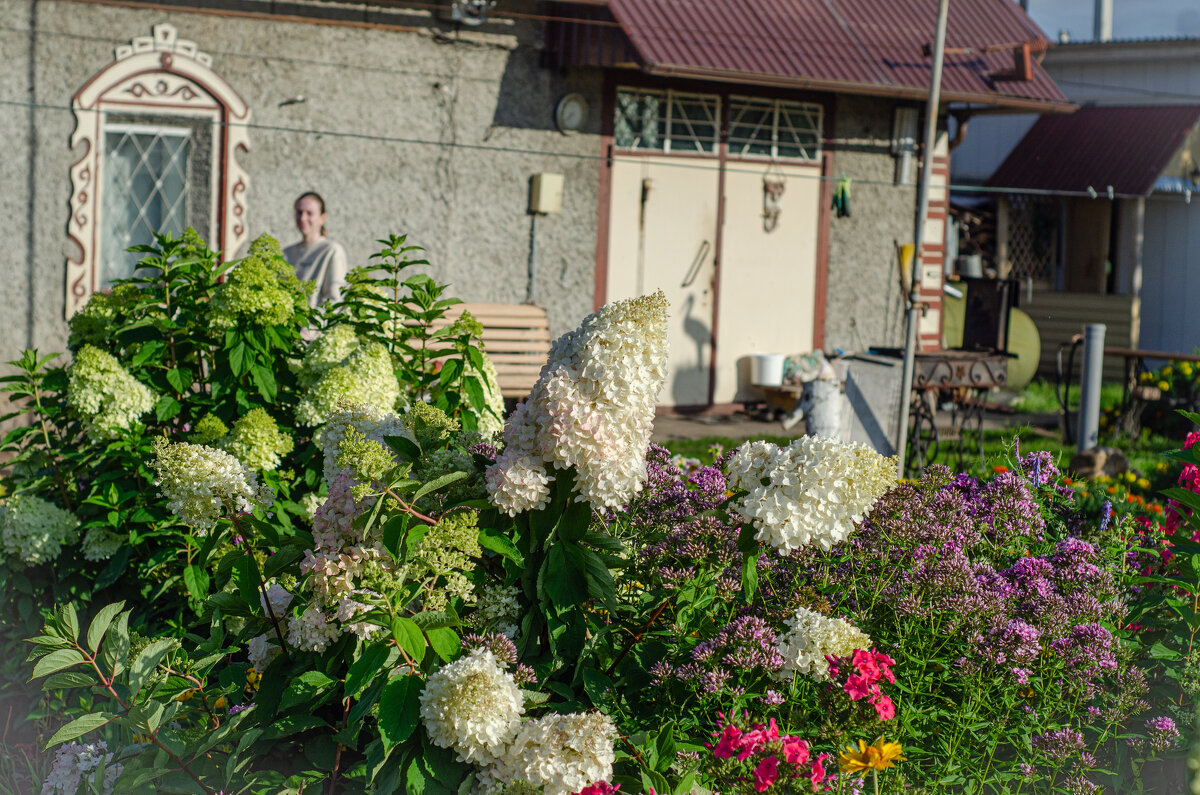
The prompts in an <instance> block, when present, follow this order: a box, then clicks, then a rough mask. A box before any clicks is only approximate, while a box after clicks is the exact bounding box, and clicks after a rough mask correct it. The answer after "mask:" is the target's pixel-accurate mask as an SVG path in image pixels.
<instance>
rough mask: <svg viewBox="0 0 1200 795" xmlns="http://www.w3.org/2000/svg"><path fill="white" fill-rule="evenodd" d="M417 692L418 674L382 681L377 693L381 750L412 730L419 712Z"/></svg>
mask: <svg viewBox="0 0 1200 795" xmlns="http://www.w3.org/2000/svg"><path fill="white" fill-rule="evenodd" d="M420 695H421V678H420V677H419V676H413V675H409V676H397V677H395V678H394V679H391V680H390V681H388V683H387V684H386V685H384V687H383V695H381V696H380V697H379V734H380V736H381V737H382V738H383V747H384V749H385V750H387V751H390V750H391V749H392V748H393V747H395V746H396V745H398V744H400V743H402V742H404V741H405V740H407V739H408V738H409V737H411V736H412V733H413V732H414V731H415V730H416V728H417V720H418V718H419V717H420V713H421V704H420V701H419V697H420Z"/></svg>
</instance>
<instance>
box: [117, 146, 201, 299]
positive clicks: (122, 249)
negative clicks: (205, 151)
mask: <svg viewBox="0 0 1200 795" xmlns="http://www.w3.org/2000/svg"><path fill="white" fill-rule="evenodd" d="M190 144H191V131H190V130H188V129H186V128H158V129H156V128H153V127H145V126H123V125H109V126H108V127H106V128H105V133H104V147H105V151H104V165H103V168H104V186H103V190H102V192H101V198H102V203H103V207H102V212H101V215H100V219H99V221H100V227H101V231H100V235H101V238H100V259H99V268H100V271H99V283H100V286H101V287H107V286H108V285H109V284H110V283H111V282H112V281H113V280H114V279H119V278H124V277H127V276H130V275H132V274H133V270H134V265H135V264H136V263H137V261H138V259H139V258H140V257H141V255H139V254H134V253H130V252H128V251H126V249H127V248H129V247H130V246H136V245H141V244H148V243H152V242H154V235H155V234H156V233H157V234H161V233H163V232H172V233H175V234H178V233H180V232H182V231H183V230H184V229H186V228H187V226H188V221H187V218H188V207H187V205H188V154H189V148H190Z"/></svg>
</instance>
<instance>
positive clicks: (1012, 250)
mask: <svg viewBox="0 0 1200 795" xmlns="http://www.w3.org/2000/svg"><path fill="white" fill-rule="evenodd" d="M1008 207H1009V209H1008V256H1009V259H1010V261H1011V262H1012V271H1011V272H1010V276H1011V277H1012V278H1014V279H1026V278H1029V279H1032V280H1033V281H1034V282H1036V283H1039V284H1042V285H1047V286H1048V285H1051V284H1053V283H1054V266H1055V258H1056V255H1055V252H1056V249H1057V247H1058V239H1057V238H1058V205H1057V203H1056V200H1054V199H1053V198H1049V197H1045V196H1027V195H1024V194H1019V193H1016V194H1011V195H1010V196H1009V197H1008Z"/></svg>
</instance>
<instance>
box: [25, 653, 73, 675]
mask: <svg viewBox="0 0 1200 795" xmlns="http://www.w3.org/2000/svg"><path fill="white" fill-rule="evenodd" d="M83 662H84V656H83V654H81V653H80V652H78V651H76V650H75V649H59V650H58V651H52V652H50V653H49V654H47V655H46V656H45V657H42V658H40V659H39V660H38V661H37V664H36V665H34V666H33V676H31V677H29V681H30V682H32V681H33V680H34V679H40V678H42V677H43V676H49V675H50V674H53V673H58V672H59V671H62V670H64V669H66V668H71V667H72V666H75V665H79V664H81V663H83Z"/></svg>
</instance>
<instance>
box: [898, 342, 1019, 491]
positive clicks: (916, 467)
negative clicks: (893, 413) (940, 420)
mask: <svg viewBox="0 0 1200 795" xmlns="http://www.w3.org/2000/svg"><path fill="white" fill-rule="evenodd" d="M1011 358H1013V357H1012V354H1008V353H994V352H991V351H962V350H942V351H930V352H926V353H918V354H917V355H916V366H915V370H914V371H913V385H912V388H913V390H914V391H915V392H916V393H917V394H916V395H915V396H914V399H913V401H912V408H911V409H910V411H909V417H910V420H909V422H910V423H911V426H912V427H911V430H910V432H909V437H908V438H909V447H908V450H907V451H906V452H907V455H906V458H905V471H906V472H910V473H915V472H920V471H921V470H922V469H924V468H925V466H926V464H927V463H929V462H930V461H932V460H935V459H936V458H937V457H938V454H939V453H940V452H941V445H942V442H956V443H957V444H956V445H955V449H954V454H955V457H956V461H957V465H958V468H959V469H962V467H963V463H964V462H965V461H966V437H965V434H964V433H963V432H964V431H966V430H968V429H973V430H974V431H975V436H976V440H977V442H978V444H977V447H978V455H979V461H980V463H982V462H983V416H984V409H985V407H986V405H987V402H986V401H985V400H984V399H983V396H984V395H986V394H987V392H988V391H989V390H991V389H992V388H994V387H998V386H1004V384H1006V383H1007V382H1008V360H1009V359H1011ZM942 392H946V393H949V394H948V396H947V397H948V402H949V404H950V434H949V435H948V436H943V435H942V433H941V432H940V431H939V430H938V426H937V405H938V397H939V394H940V393H942ZM972 426H973V428H972Z"/></svg>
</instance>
